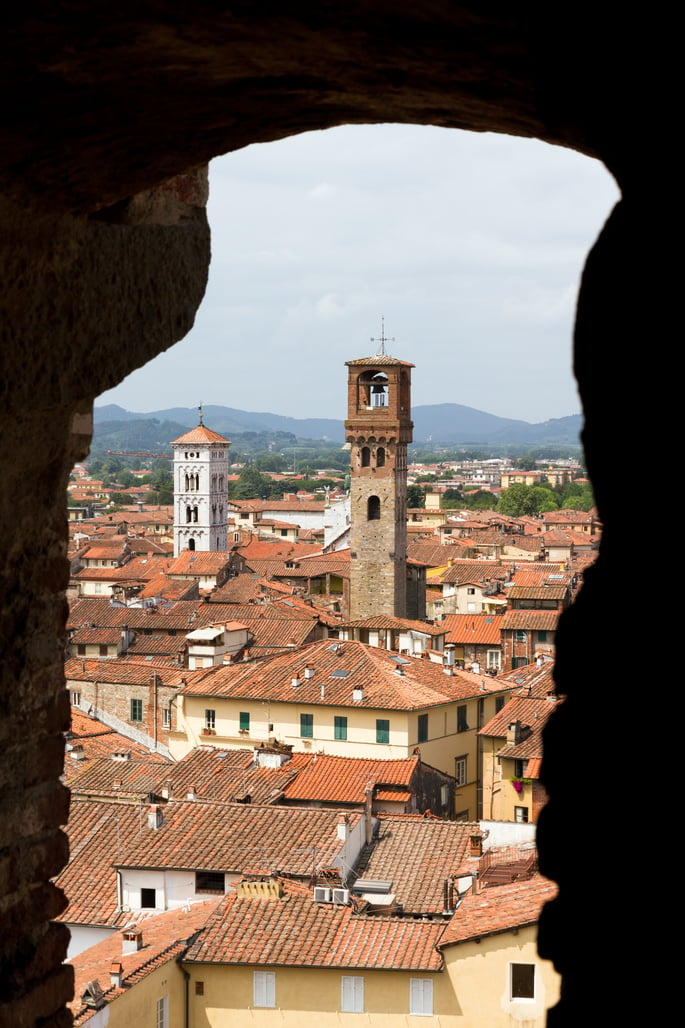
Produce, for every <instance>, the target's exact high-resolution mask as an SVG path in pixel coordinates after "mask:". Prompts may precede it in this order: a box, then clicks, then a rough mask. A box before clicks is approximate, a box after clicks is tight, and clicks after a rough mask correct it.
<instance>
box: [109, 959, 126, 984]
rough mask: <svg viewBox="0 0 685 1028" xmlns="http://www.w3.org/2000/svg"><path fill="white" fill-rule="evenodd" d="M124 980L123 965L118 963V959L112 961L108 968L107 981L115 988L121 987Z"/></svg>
mask: <svg viewBox="0 0 685 1028" xmlns="http://www.w3.org/2000/svg"><path fill="white" fill-rule="evenodd" d="M123 981H124V965H123V964H120V963H119V961H118V960H113V961H112V966H111V967H110V969H109V982H110V985H113V986H114V988H115V989H121V988H122V987H123Z"/></svg>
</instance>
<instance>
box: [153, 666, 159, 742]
mask: <svg viewBox="0 0 685 1028" xmlns="http://www.w3.org/2000/svg"><path fill="white" fill-rule="evenodd" d="M157 685H158V677H157V672H156V671H155V672H154V673H153V675H152V688H153V691H154V702H153V715H152V723H153V729H152V738H153V740H154V744H155V748H154V752H155V753H156V752H157Z"/></svg>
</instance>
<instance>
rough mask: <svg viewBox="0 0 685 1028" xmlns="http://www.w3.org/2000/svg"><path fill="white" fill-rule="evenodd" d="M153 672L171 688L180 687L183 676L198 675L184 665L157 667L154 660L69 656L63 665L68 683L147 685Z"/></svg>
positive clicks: (188, 677) (187, 677)
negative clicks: (140, 662) (138, 661)
mask: <svg viewBox="0 0 685 1028" xmlns="http://www.w3.org/2000/svg"><path fill="white" fill-rule="evenodd" d="M155 673H157V675H158V676H159V678H160V679H161V682H160V684H162V685H166V686H172V687H174V688H180V687H181V686H182V685H183V682H184V679H188V680H189V679H191V678H192V677H193V675H196V674H198V672H196V671H188V670H187V669H186V668H180V669H179V668H175V669H172V668H168V667H166V666H162V667H158V666H157V665H156V664H155V663H154V662H153V661H149V662H147V663H145V664H134V663H129V662H127V661H124V660H117V659H116V658H112V659H110V660H97V658H88V657H71V658H70V659H69V660H67V661H66V662H65V664H64V676H65V678H66V679H67V681H68V682H69V681H72V682H110V683H116V682H121V683H126V684H128V685H150V684H151V682H152V675H153V674H155Z"/></svg>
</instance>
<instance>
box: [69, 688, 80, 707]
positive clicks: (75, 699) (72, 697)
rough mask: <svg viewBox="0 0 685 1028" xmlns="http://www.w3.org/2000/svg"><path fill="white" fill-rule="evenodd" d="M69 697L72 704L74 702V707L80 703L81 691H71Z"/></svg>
mask: <svg viewBox="0 0 685 1028" xmlns="http://www.w3.org/2000/svg"><path fill="white" fill-rule="evenodd" d="M69 699H70V701H71V704H72V706H73V707H78V705H79V704H80V702H81V693H80V692H70V693H69Z"/></svg>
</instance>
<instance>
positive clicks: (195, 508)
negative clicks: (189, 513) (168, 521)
mask: <svg viewBox="0 0 685 1028" xmlns="http://www.w3.org/2000/svg"><path fill="white" fill-rule="evenodd" d="M193 521H197V507H193Z"/></svg>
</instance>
